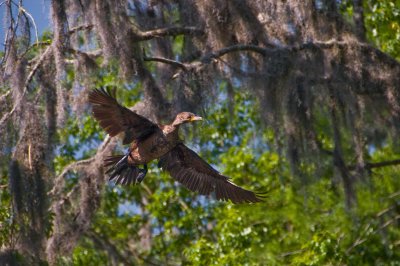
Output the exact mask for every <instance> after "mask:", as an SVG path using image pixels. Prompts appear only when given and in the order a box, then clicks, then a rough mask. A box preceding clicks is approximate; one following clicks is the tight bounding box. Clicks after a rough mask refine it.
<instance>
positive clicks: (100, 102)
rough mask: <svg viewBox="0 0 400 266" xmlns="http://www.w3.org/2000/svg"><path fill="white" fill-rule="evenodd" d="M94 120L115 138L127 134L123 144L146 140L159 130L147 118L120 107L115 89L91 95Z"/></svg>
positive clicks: (91, 93) (95, 90) (99, 91)
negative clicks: (122, 133)
mask: <svg viewBox="0 0 400 266" xmlns="http://www.w3.org/2000/svg"><path fill="white" fill-rule="evenodd" d="M89 103H91V104H92V111H93V116H94V118H95V119H96V120H97V121H98V122H99V124H100V126H101V127H102V128H103V129H104V130H105V131H106V132H107V133H108V134H109V135H110V136H111V137H114V136H116V135H118V134H119V133H121V132H124V133H125V138H124V140H123V144H128V143H131V142H133V141H134V140H136V139H138V140H140V139H144V138H146V137H147V136H149V135H151V134H152V133H154V132H156V131H157V130H158V126H157V125H156V124H154V123H153V122H151V121H150V120H148V119H147V118H145V117H143V116H141V115H138V114H136V113H135V112H133V111H131V110H129V109H128V108H126V107H123V106H122V105H120V104H119V103H118V102H117V100H116V99H115V89H113V90H110V89H109V90H105V89H104V88H100V89H94V90H92V91H91V92H90V93H89Z"/></svg>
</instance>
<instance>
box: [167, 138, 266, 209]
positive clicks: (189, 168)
mask: <svg viewBox="0 0 400 266" xmlns="http://www.w3.org/2000/svg"><path fill="white" fill-rule="evenodd" d="M159 166H161V167H162V168H163V170H165V171H167V172H169V174H170V175H171V176H172V177H173V178H175V179H176V180H177V181H178V182H180V183H182V184H183V185H184V186H185V187H186V188H188V189H189V190H191V191H194V192H198V193H200V194H203V195H209V194H211V193H212V192H215V196H216V198H217V199H218V200H223V201H228V200H230V201H232V202H233V203H245V202H249V203H255V202H260V201H262V200H261V198H260V197H259V196H258V195H257V194H256V193H254V192H252V191H249V190H246V189H243V188H241V187H239V186H237V185H235V184H234V183H232V182H231V181H229V178H228V177H226V176H224V175H222V174H221V173H219V172H218V171H217V170H215V169H214V168H213V167H211V165H209V164H208V163H206V162H205V161H204V160H203V159H201V157H200V156H198V155H197V154H196V153H195V152H194V151H192V150H191V149H189V148H188V147H186V146H185V145H183V144H179V145H177V146H176V147H175V148H174V149H172V150H171V151H170V152H168V153H167V154H165V155H164V156H162V157H161V158H160V161H159Z"/></svg>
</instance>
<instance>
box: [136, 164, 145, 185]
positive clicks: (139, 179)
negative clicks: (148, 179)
mask: <svg viewBox="0 0 400 266" xmlns="http://www.w3.org/2000/svg"><path fill="white" fill-rule="evenodd" d="M146 174H147V164H145V165H143V169H139V174H138V176H137V178H136V182H137V183H139V184H140V183H142V181H143V179H144V178H145V176H146Z"/></svg>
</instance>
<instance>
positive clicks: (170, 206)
mask: <svg viewBox="0 0 400 266" xmlns="http://www.w3.org/2000/svg"><path fill="white" fill-rule="evenodd" d="M364 2H365V13H364V15H365V22H366V30H367V36H368V39H369V40H370V41H372V42H373V43H374V44H375V45H376V46H377V47H379V48H380V49H382V50H383V51H385V52H387V53H389V54H390V55H392V56H393V57H395V58H397V60H400V24H399V23H400V15H399V13H400V1H398V0H397V1H388V0H385V1H374V0H372V1H364ZM341 4H342V12H343V14H345V15H348V16H349V17H351V16H352V8H351V1H342V3H341ZM45 35H46V34H45ZM44 38H45V37H44ZM173 44H174V47H173V49H174V50H176V51H179V50H180V49H182V47H183V39H182V38H175V39H174V43H173ZM31 52H32V53H34V52H35V51H31ZM151 64H152V63H149V69H151ZM115 68H116V67H115ZM68 71H69V72H68V75H71V76H73V75H74V73H73V70H72V69H69V70H68ZM92 79H93V83H94V84H96V86H97V87H98V86H110V85H112V86H117V87H119V88H120V89H119V90H118V99H119V100H120V102H121V103H122V104H124V105H127V106H133V105H134V104H135V103H136V102H137V101H138V100H139V99H140V98H141V93H142V91H141V89H140V88H141V84H140V83H131V84H126V83H123V82H122V81H120V79H119V76H118V73H117V71H116V70H115V69H114V68H113V67H109V68H108V69H106V70H104V69H103V70H101V71H99V72H98V73H94V74H93V77H92ZM236 85H237V86H235V87H234V88H230V87H229V86H228V84H227V83H225V82H223V81H221V83H220V85H219V92H218V94H217V95H215V97H214V100H213V101H212V102H211V103H208V105H207V106H205V108H204V112H203V113H199V115H201V116H203V117H204V118H205V119H206V121H205V122H203V123H200V124H197V125H194V126H187V127H185V128H184V130H183V134H182V135H183V136H182V137H184V138H185V140H186V142H187V143H188V145H189V146H190V147H191V148H193V149H194V150H195V151H197V152H199V153H200V154H201V156H202V157H203V158H204V159H205V160H206V161H208V162H210V163H212V165H213V166H215V167H216V168H218V169H219V170H220V171H221V172H223V173H224V174H226V175H227V176H230V177H232V181H233V182H235V183H237V184H238V185H241V186H244V187H246V188H248V189H252V190H255V191H265V192H267V198H266V199H265V202H263V203H260V204H254V205H233V204H230V203H221V202H217V201H215V200H213V199H212V198H208V197H207V198H206V197H204V196H198V195H196V194H194V193H191V192H189V191H188V190H186V189H185V188H183V187H182V186H180V185H178V184H177V183H176V182H174V181H173V180H172V178H171V177H169V176H168V175H166V174H163V173H161V171H160V170H159V169H158V168H157V165H156V163H154V164H152V165H151V166H150V172H149V174H148V176H147V177H146V179H145V180H144V182H143V184H141V185H139V186H135V187H127V188H126V187H120V186H115V185H113V184H108V185H106V186H105V188H104V191H103V192H104V196H103V198H102V201H101V207H100V209H99V210H98V211H97V213H96V214H95V218H94V219H93V223H92V224H91V225H90V229H89V230H88V231H87V232H85V233H84V236H83V237H82V238H81V239H80V241H79V244H78V245H77V246H76V247H75V249H74V251H73V254H72V256H65V257H60V258H59V260H58V262H57V263H58V264H59V265H104V264H107V263H111V262H113V263H120V264H121V265H124V264H125V265H127V264H132V263H134V262H139V263H141V264H143V265H289V264H291V265H366V264H370V265H399V264H400V229H399V228H400V227H399V225H400V172H399V166H393V167H383V168H376V169H372V170H371V171H372V174H371V175H370V177H369V178H368V180H363V181H362V182H358V183H357V188H356V191H357V198H358V199H359V201H358V202H357V205H356V206H355V207H354V208H352V209H347V208H345V200H344V192H343V187H342V186H341V185H340V184H339V183H340V180H339V178H335V175H336V173H334V172H333V171H332V168H331V167H328V165H330V162H329V161H328V159H327V158H323V157H322V158H320V161H319V162H318V165H315V164H313V163H311V162H310V164H303V165H302V166H301V167H302V170H303V174H305V175H308V176H306V180H307V182H306V183H304V182H300V181H299V180H298V179H297V178H294V177H293V173H292V171H291V169H290V166H289V164H288V162H287V161H286V159H285V157H283V156H282V155H279V153H277V152H275V151H273V149H271V148H270V147H269V145H268V143H279V139H276V136H275V135H274V132H273V131H271V130H269V129H267V128H265V127H264V126H263V124H262V123H261V118H260V114H259V112H258V111H257V110H258V108H256V106H258V105H259V102H258V101H257V99H256V98H255V97H254V96H252V95H251V94H249V93H248V92H246V91H243V90H241V88H240V85H241V84H240V83H238V84H236ZM232 90H233V91H234V98H233V100H227V99H228V98H229V97H228V96H227V95H228V93H231V92H232ZM84 111H85V112H88V114H89V111H90V110H89V106H87V109H86V110H84ZM316 120H318V121H319V122H318V124H319V125H320V128H318V129H317V130H318V133H319V135H320V139H321V142H322V143H323V145H325V146H326V148H329V147H331V146H332V139H329V138H328V137H327V136H328V135H329V134H326V132H324V130H326V127H324V124H327V123H329V121H328V120H327V119H326V118H325V116H324V114H322V113H321V115H320V117H316ZM105 136H106V135H105V133H104V131H103V130H101V128H100V127H99V125H98V124H97V123H96V122H95V121H94V119H93V118H92V117H91V116H89V115H87V116H80V117H78V118H77V117H75V116H71V117H70V118H68V120H67V121H66V124H65V127H64V128H62V129H59V131H58V138H59V143H62V144H60V145H59V146H58V147H57V153H56V157H55V160H54V166H55V170H56V173H57V175H58V174H60V173H61V171H62V169H63V168H64V167H65V166H66V165H68V164H70V163H71V162H74V161H77V160H81V159H85V158H89V157H90V156H92V155H93V154H94V153H95V151H96V149H97V148H98V145H99V144H100V143H101V142H102V140H103V139H104V138H105ZM344 137H348V138H349V137H351V136H344ZM119 149H120V150H121V151H123V150H124V148H123V147H119ZM397 155H398V151H396V150H393V148H392V146H391V144H390V142H385V143H384V144H382V148H380V149H379V150H375V149H374V148H373V147H371V148H370V150H369V154H368V156H369V159H371V161H384V160H387V159H392V158H394V157H396V156H397ZM0 164H1V167H0V170H1V171H2V172H0V174H1V175H2V178H1V179H0V187H5V186H7V178H6V175H7V171H6V170H4V169H7V167H6V165H4V164H5V162H0ZM315 169H318V171H317V173H318V176H315V173H316V171H315ZM66 182H67V186H66V189H68V184H69V185H70V186H73V185H74V184H76V183H77V182H78V176H77V175H74V173H70V174H68V175H67V177H66ZM143 195H145V196H143ZM0 197H1V205H0V244H1V245H2V246H3V245H6V246H8V245H10V246H12V242H13V241H15V239H14V237H15V235H14V234H13V232H15V230H18V228H17V227H18V225H16V224H13V223H10V221H11V220H12V219H11V217H10V216H11V211H10V208H11V207H10V206H11V202H10V195H9V192H8V191H7V190H4V189H2V190H1V192H0ZM49 230H51V229H49ZM132 256H133V258H132Z"/></svg>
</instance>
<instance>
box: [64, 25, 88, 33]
mask: <svg viewBox="0 0 400 266" xmlns="http://www.w3.org/2000/svg"><path fill="white" fill-rule="evenodd" d="M93 27H94V26H93V25H91V24H89V25H79V26H76V27H73V28H71V29H70V30H69V32H68V33H69V34H74V33H77V32H78V31H83V30H91V29H93Z"/></svg>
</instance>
